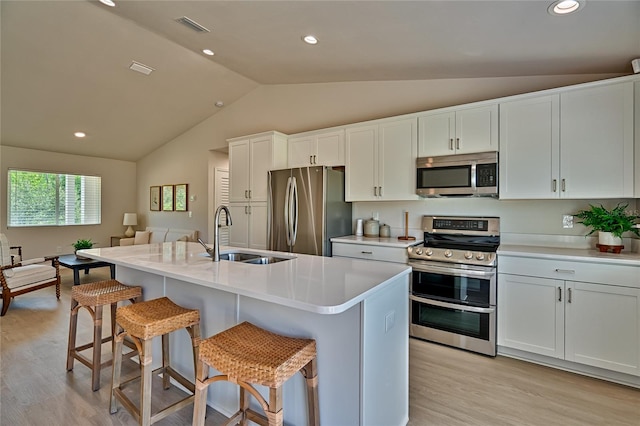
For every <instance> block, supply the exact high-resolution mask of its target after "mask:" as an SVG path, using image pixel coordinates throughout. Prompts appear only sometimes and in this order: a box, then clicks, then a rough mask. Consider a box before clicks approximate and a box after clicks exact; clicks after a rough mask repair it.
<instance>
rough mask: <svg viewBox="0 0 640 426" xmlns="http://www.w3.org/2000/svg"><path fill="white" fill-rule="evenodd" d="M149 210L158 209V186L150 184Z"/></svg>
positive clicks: (154, 210)
mask: <svg viewBox="0 0 640 426" xmlns="http://www.w3.org/2000/svg"><path fill="white" fill-rule="evenodd" d="M149 210H151V211H152V212H159V211H160V187H159V186H152V187H151V188H149Z"/></svg>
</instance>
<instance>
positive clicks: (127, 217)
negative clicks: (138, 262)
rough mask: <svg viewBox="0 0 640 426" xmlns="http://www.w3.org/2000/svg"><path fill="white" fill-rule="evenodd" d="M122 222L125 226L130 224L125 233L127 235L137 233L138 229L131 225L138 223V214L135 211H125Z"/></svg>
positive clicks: (131, 235)
mask: <svg viewBox="0 0 640 426" xmlns="http://www.w3.org/2000/svg"><path fill="white" fill-rule="evenodd" d="M122 224H123V225H124V226H128V228H127V230H126V231H124V235H125V236H126V237H133V236H134V235H135V234H136V231H134V230H133V228H132V227H131V226H136V225H137V224H138V215H136V214H135V213H125V214H124V220H123V221H122Z"/></svg>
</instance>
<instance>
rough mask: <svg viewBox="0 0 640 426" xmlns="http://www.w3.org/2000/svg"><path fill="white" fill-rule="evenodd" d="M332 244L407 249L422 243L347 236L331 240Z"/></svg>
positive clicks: (417, 240) (396, 238) (393, 238)
mask: <svg viewBox="0 0 640 426" xmlns="http://www.w3.org/2000/svg"><path fill="white" fill-rule="evenodd" d="M331 242H332V243H345V244H366V245H373V246H384V247H397V248H407V247H410V246H413V245H416V244H420V243H422V241H421V240H419V239H416V240H409V241H405V240H399V239H398V237H391V238H381V237H357V236H355V235H347V236H344V237H335V238H331Z"/></svg>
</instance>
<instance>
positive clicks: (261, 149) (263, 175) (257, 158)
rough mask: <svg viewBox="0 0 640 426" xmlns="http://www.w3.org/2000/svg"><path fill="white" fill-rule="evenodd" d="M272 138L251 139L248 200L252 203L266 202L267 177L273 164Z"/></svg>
mask: <svg viewBox="0 0 640 426" xmlns="http://www.w3.org/2000/svg"><path fill="white" fill-rule="evenodd" d="M272 141H273V138H272V137H271V136H264V137H260V138H256V139H251V151H250V158H251V159H250V163H251V175H250V186H249V190H250V191H251V193H250V195H249V198H250V200H251V201H252V202H253V201H267V191H268V181H267V177H268V174H269V170H271V164H272V163H273V149H272V147H273V142H272Z"/></svg>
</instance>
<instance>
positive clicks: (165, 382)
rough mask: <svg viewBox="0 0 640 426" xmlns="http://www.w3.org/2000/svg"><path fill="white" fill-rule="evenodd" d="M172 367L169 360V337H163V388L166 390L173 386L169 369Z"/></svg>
mask: <svg viewBox="0 0 640 426" xmlns="http://www.w3.org/2000/svg"><path fill="white" fill-rule="evenodd" d="M170 365H171V363H170V359H169V335H168V334H163V335H162V387H163V388H164V389H165V390H166V389H169V387H170V386H171V381H170V380H169V375H168V374H166V373H167V369H168V368H169V366H170Z"/></svg>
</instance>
